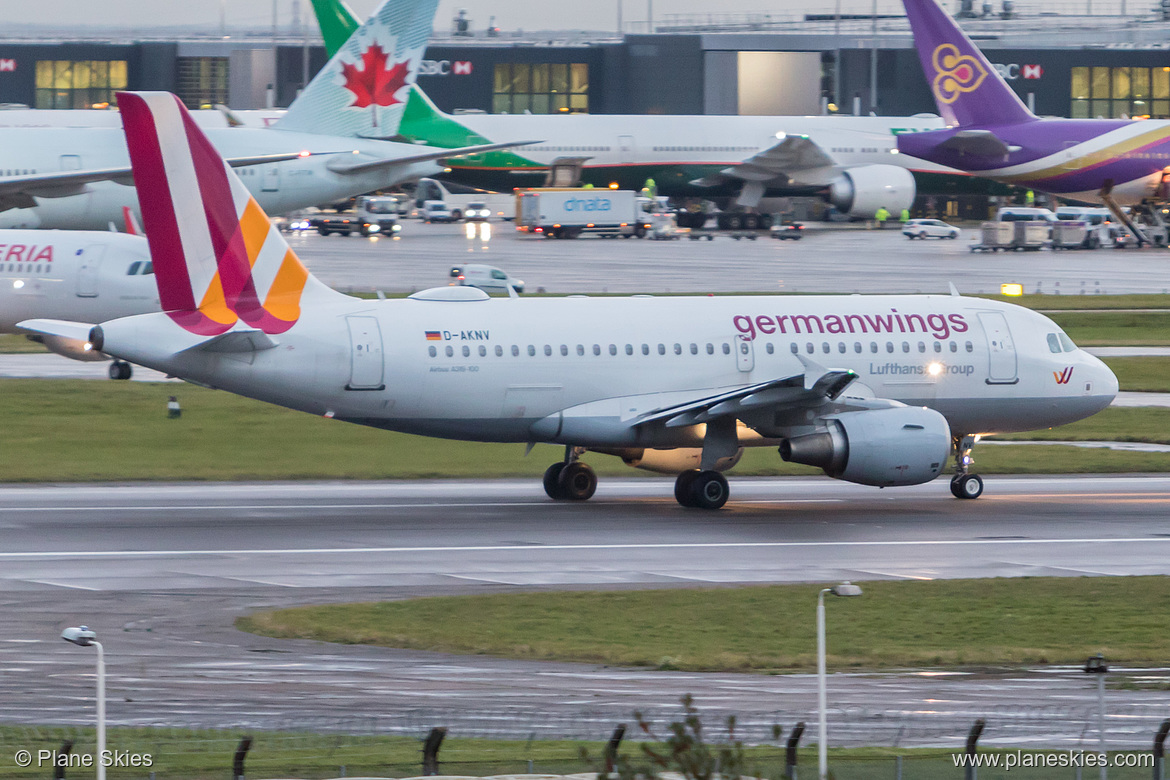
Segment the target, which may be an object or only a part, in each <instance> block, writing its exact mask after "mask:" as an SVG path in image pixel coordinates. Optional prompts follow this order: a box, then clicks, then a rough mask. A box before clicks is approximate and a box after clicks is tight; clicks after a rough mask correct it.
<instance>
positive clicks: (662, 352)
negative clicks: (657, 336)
mask: <svg viewBox="0 0 1170 780" xmlns="http://www.w3.org/2000/svg"><path fill="white" fill-rule="evenodd" d="M658 354H659V355H665V354H666V345H665V344H659V345H658Z"/></svg>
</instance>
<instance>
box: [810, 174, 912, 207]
mask: <svg viewBox="0 0 1170 780" xmlns="http://www.w3.org/2000/svg"><path fill="white" fill-rule="evenodd" d="M915 194H916V190H915V188H914V174H912V173H910V171H908V170H906V169H905V168H899V167H898V166H896V165H860V166H858V167H856V168H847V169H846V170H845V172H844V173H842V174H841V176H840V177H839V178H838V179H837V180H836V181H834V182H833V183H832V184H830V185H829V202H830V203H832V204H833V205H834V206H836V207H837V208H838V209H839V210H840V211H843V212H845V213H846V214H848V215H849V216H851V217H858V218H861V219H872V218H873V215H874V214H876V213H877V210H878V209H880V208H881V207H882V206H885V207H886V211H888V212H890V214H891V215H892V216H894V217H897V216H898V214H899V213H900V212H901V211H902V209H908V208H910V207H911V206H913V205H914V196H915Z"/></svg>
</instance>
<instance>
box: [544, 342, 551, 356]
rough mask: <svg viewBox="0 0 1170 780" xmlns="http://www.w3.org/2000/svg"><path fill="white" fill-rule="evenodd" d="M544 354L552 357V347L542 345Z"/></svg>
mask: <svg viewBox="0 0 1170 780" xmlns="http://www.w3.org/2000/svg"><path fill="white" fill-rule="evenodd" d="M544 356H545V357H552V347H550V346H549V345H548V344H545V345H544Z"/></svg>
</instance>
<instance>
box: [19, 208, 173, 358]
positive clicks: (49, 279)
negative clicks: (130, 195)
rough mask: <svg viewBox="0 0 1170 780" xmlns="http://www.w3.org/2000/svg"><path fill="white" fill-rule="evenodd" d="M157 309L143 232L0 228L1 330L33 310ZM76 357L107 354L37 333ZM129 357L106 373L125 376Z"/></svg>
mask: <svg viewBox="0 0 1170 780" xmlns="http://www.w3.org/2000/svg"><path fill="white" fill-rule="evenodd" d="M158 310H159V297H158V285H156V284H155V281H154V268H153V264H152V263H151V261H150V248H149V247H148V246H147V242H146V239H145V238H143V237H142V236H136V235H128V234H126V233H115V232H113V231H96V230H94V231H90V230H0V333H23V332H24V331H21V330H19V329H17V327H16V323H18V322H20V321H21V320H26V319H28V318H30V317H48V318H51V319H63V320H84V321H93V322H98V321H101V320H107V319H113V318H116V317H126V316H129V315H132V314H143V313H145V312H153V311H158ZM36 338H37V340H38V341H40V342H42V343H43V344H44V345H45V346H46V347H48V348H49V349H50V350H52V351H53V352H56V353H57V354H59V355H64V356H65V357H68V358H73V359H74V360H86V361H91V360H92V361H97V360H109V359H110V358H109V357H108V356H107V355H105V354H103V353H101V352H98V351H96V350H94V349H92V347H88V348H87V346H86V344H87V340H86V339H85V338H62V337H59V336H53V335H42V336H38V337H36ZM131 370H132V369H131V367H130V364H129V363H126V362H124V361H121V360H118V361H115V362H114V363H113V364H112V365H111V366H110V378H112V379H129V378H130V374H131Z"/></svg>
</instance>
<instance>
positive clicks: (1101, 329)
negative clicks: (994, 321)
mask: <svg viewBox="0 0 1170 780" xmlns="http://www.w3.org/2000/svg"><path fill="white" fill-rule="evenodd" d="M1047 316H1048V317H1049V318H1050V319H1052V321H1053V322H1055V323H1056V324H1057V325H1059V326H1060V327H1061V328H1063V329H1064V331H1065V332H1066V333H1068V335H1069V337H1070V338H1071V339H1072V340H1073V341H1075V342H1076V343H1077V345H1078V346H1081V347H1106V346H1137V347H1142V346H1145V347H1148V346H1165V345H1167V344H1170V311H1158V312H1144V311H1102V312H1098V311H1094V312H1081V311H1074V312H1053V313H1050V314H1048V315H1047Z"/></svg>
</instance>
